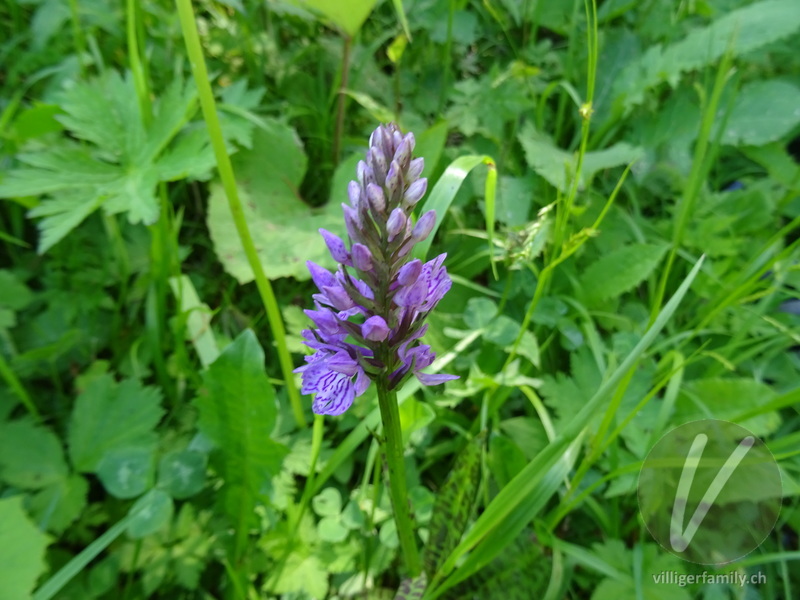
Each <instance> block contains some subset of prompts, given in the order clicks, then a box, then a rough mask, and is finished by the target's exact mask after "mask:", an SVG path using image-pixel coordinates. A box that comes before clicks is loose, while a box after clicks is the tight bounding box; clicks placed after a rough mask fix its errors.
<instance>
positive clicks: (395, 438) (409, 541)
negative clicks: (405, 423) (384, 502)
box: [377, 375, 422, 578]
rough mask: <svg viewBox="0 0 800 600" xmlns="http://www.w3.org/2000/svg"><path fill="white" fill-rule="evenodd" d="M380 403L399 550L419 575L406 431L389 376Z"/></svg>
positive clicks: (413, 574)
mask: <svg viewBox="0 0 800 600" xmlns="http://www.w3.org/2000/svg"><path fill="white" fill-rule="evenodd" d="M377 384H378V385H377V387H378V404H379V405H380V409H381V418H382V420H383V434H384V437H385V438H386V464H387V466H388V468H389V491H390V494H391V497H392V506H393V507H394V522H395V525H396V526H397V537H398V538H399V539H400V550H401V552H402V553H403V559H404V561H405V563H406V567H407V568H408V571H409V572H408V575H409V577H412V578H413V577H416V576H417V575H419V574H420V572H421V571H422V565H421V561H420V557H419V550H417V542H416V539H415V537H414V524H413V522H412V520H411V510H410V508H409V498H408V490H407V489H406V469H405V464H404V462H403V431H402V429H401V427H400V411H399V410H398V408H397V393H396V392H394V391H390V390H389V382H388V379H387V377H386V375H384V376H382V377H381V378H380V379H379V380H378V381H377Z"/></svg>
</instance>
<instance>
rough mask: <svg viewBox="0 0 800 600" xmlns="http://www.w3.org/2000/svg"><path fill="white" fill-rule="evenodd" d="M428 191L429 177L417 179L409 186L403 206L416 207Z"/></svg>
mask: <svg viewBox="0 0 800 600" xmlns="http://www.w3.org/2000/svg"><path fill="white" fill-rule="evenodd" d="M426 191H428V179H427V178H426V177H423V178H422V179H417V180H416V181H415V182H414V183H412V184H411V185H410V186H408V189H407V190H406V193H405V196H403V208H414V207H415V206H416V205H417V202H419V201H420V200H422V197H423V196H424V195H425V192H426Z"/></svg>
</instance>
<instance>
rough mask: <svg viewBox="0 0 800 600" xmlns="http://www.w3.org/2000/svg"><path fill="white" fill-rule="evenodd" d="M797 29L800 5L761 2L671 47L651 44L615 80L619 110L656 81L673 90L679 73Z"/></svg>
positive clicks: (791, 1)
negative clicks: (726, 53)
mask: <svg viewBox="0 0 800 600" xmlns="http://www.w3.org/2000/svg"><path fill="white" fill-rule="evenodd" d="M798 28H800V3H798V2H796V1H795V0H764V1H763V2H757V3H755V4H749V5H747V6H744V7H742V8H739V9H737V10H734V11H731V12H728V13H726V14H725V15H723V16H721V17H720V18H719V19H717V20H716V21H714V22H713V23H712V24H711V25H709V26H707V27H702V28H698V29H695V30H693V31H692V32H691V33H689V35H687V36H686V37H685V38H684V39H683V40H681V41H680V42H677V43H675V44H672V45H671V46H668V47H666V48H665V47H663V46H661V45H660V44H657V45H654V46H651V47H650V48H649V49H648V50H647V52H645V54H644V55H642V57H641V58H640V59H639V60H637V61H635V62H633V63H631V64H630V65H628V66H627V67H626V68H625V69H623V70H622V72H621V73H620V74H619V76H618V77H617V79H616V82H615V85H614V91H613V94H612V95H613V97H614V99H615V103H616V104H617V105H618V107H619V109H618V110H620V111H623V112H624V111H627V110H629V109H630V108H632V107H633V106H635V105H637V104H640V103H641V102H642V101H644V94H645V91H647V90H648V89H650V88H652V87H654V86H656V85H658V84H659V83H662V82H665V81H667V82H669V83H670V85H672V86H673V87H674V86H675V85H677V83H678V82H679V81H680V77H681V74H682V73H685V72H687V71H693V70H696V69H700V68H702V67H705V66H707V65H711V64H713V63H714V62H715V61H716V60H718V59H719V58H720V57H722V55H723V54H724V53H725V52H726V51H730V52H731V54H732V56H733V57H736V56H739V55H741V54H744V53H745V52H751V51H753V50H756V49H757V48H761V47H762V46H765V45H766V44H770V43H772V42H775V41H777V40H779V39H781V38H785V37H787V36H789V35H792V34H793V33H794V32H795V31H796V30H797V29H798Z"/></svg>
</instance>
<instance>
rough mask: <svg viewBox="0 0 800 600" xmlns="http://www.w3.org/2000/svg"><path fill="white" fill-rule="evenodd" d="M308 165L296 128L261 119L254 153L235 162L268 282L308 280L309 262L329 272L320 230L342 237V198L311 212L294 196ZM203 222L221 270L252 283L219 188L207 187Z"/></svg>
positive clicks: (327, 254) (309, 208)
mask: <svg viewBox="0 0 800 600" xmlns="http://www.w3.org/2000/svg"><path fill="white" fill-rule="evenodd" d="M306 162H307V159H306V155H305V153H304V152H303V148H302V146H301V143H300V140H299V139H298V138H297V134H296V133H295V131H294V129H292V128H291V127H289V126H287V125H284V124H282V123H280V122H278V121H275V120H265V125H264V127H263V128H261V129H259V130H257V131H256V132H255V135H254V137H253V149H252V150H248V151H244V152H240V153H239V154H237V155H236V156H235V157H234V160H233V164H234V170H235V172H236V177H237V182H238V189H239V195H240V197H241V200H242V207H243V209H244V214H245V218H246V219H247V223H248V225H249V227H250V233H251V235H252V236H253V243H254V244H255V246H256V250H257V252H258V255H259V257H260V259H261V264H262V265H263V267H264V271H265V272H266V274H267V277H269V278H270V279H275V278H278V277H294V278H296V279H300V280H305V279H309V277H310V275H309V274H308V269H307V268H306V261H307V260H312V261H314V262H316V263H318V264H320V265H322V266H327V267H333V266H334V263H333V259H332V258H331V257H330V253H329V252H328V249H327V246H325V242H324V240H323V239H322V236H321V235H320V234H319V231H318V230H319V228H321V227H322V228H325V229H328V230H329V231H332V232H333V233H336V234H338V235H344V218H343V217H342V209H341V202H346V201H347V195H346V194H345V196H344V197H343V198H341V199H340V201H339V202H336V203H333V202H332V203H329V204H328V205H327V206H325V207H324V208H322V209H312V208H311V207H309V206H307V205H306V204H305V203H304V202H303V201H302V199H300V197H299V196H298V191H297V188H298V187H299V185H300V182H301V180H302V178H303V174H304V173H305V170H306ZM207 223H208V228H209V232H210V233H211V239H212V240H213V242H214V249H215V251H216V253H217V257H218V258H219V260H220V262H221V263H222V266H223V267H224V268H225V270H226V271H227V272H228V273H229V274H231V275H232V276H234V277H235V278H236V279H237V280H238V281H239V283H248V282H250V281H252V280H253V271H252V269H251V268H250V265H249V263H248V262H247V258H246V256H245V254H244V250H243V249H242V244H241V242H240V241H239V235H238V234H237V232H236V226H235V224H234V222H233V218H232V217H231V214H230V208H229V207H228V203H227V201H226V199H225V192H224V190H223V189H222V186H221V185H219V184H213V185H212V186H211V195H210V197H209V207H208V220H207Z"/></svg>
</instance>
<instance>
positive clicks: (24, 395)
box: [0, 352, 42, 421]
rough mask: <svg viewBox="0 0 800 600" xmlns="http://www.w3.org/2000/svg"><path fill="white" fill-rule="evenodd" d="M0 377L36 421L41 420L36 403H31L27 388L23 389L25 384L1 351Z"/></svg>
mask: <svg viewBox="0 0 800 600" xmlns="http://www.w3.org/2000/svg"><path fill="white" fill-rule="evenodd" d="M0 377H2V378H3V379H4V380H5V382H6V384H7V385H8V387H10V388H11V389H12V390H13V391H14V393H15V394H16V395H17V397H18V398H19V399H20V400H22V403H23V404H24V405H25V408H27V409H28V412H29V413H31V414H32V415H33V416H34V417H35V418H36V420H37V421H41V420H42V415H40V414H39V409H38V408H36V404H34V403H33V400H32V399H31V397H30V394H28V390H26V389H25V386H24V385H23V384H22V382H21V381H20V380H19V378H18V377H17V376H16V375H15V374H14V371H12V370H11V367H9V366H8V363H7V362H6V359H5V358H4V357H3V353H2V352H0Z"/></svg>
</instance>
